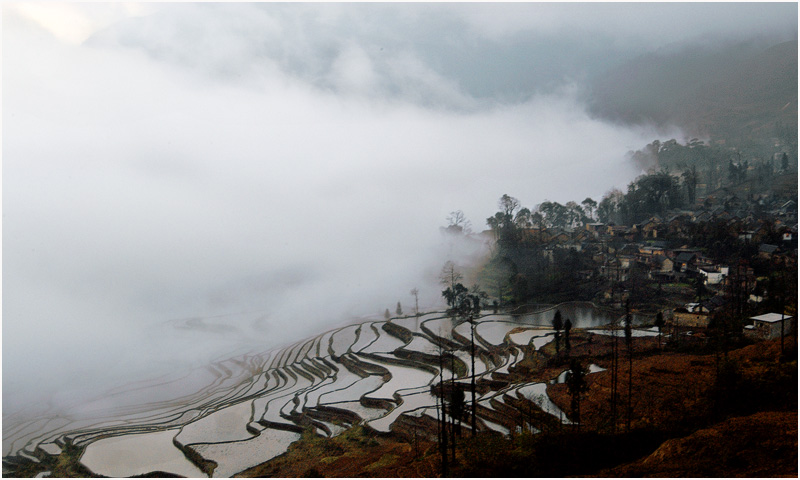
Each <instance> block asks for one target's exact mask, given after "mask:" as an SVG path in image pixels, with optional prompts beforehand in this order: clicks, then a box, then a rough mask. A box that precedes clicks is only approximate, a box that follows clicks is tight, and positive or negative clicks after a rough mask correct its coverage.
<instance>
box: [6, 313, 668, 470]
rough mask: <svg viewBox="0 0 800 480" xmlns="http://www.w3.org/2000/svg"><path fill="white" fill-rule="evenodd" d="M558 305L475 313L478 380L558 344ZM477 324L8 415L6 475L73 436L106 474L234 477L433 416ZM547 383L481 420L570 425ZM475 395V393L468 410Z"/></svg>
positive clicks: (378, 329)
mask: <svg viewBox="0 0 800 480" xmlns="http://www.w3.org/2000/svg"><path fill="white" fill-rule="evenodd" d="M559 307H560V308H564V310H565V311H568V313H569V314H570V315H572V316H574V318H575V319H576V323H578V325H576V328H585V327H591V328H596V327H598V326H601V325H604V324H607V323H608V322H609V316H608V314H605V313H604V314H602V315H600V317H599V318H595V317H593V314H594V313H596V309H593V307H591V306H586V305H584V304H577V305H566V306H559ZM552 313H553V312H552V309H551V310H549V311H542V312H537V313H535V314H528V315H526V316H510V315H498V314H487V315H484V316H482V317H481V318H478V319H477V320H475V322H474V336H475V342H476V347H475V349H476V358H475V376H476V379H477V381H483V380H498V379H502V377H503V374H506V373H507V372H508V368H509V367H511V366H513V364H514V363H515V362H517V361H519V360H521V359H522V352H521V350H520V345H528V344H533V345H535V346H536V347H537V348H538V347H541V346H542V345H544V344H545V343H547V342H550V341H552V339H553V336H552V331H551V330H549V329H547V328H542V327H547V325H546V323H545V322H544V319H545V318H546V317H547V316H548V315H549V317H550V318H552ZM520 327H522V328H520ZM537 327H538V328H537ZM472 328H473V327H472V325H470V324H469V323H458V322H457V321H454V320H452V319H450V318H447V317H446V316H445V315H444V314H443V313H428V314H425V315H422V316H419V317H404V318H397V319H392V320H389V321H374V320H370V321H365V322H364V323H361V324H356V325H349V326H346V327H342V328H339V329H335V330H332V331H329V332H325V333H322V334H321V335H318V336H315V337H313V338H310V339H305V340H303V341H300V342H297V343H295V344H292V345H289V346H287V347H285V348H281V349H278V350H275V351H271V352H265V353H262V354H251V355H246V356H241V357H237V358H232V359H225V360H220V361H218V362H215V363H214V364H212V365H209V366H208V367H205V368H202V369H198V370H197V371H194V372H192V373H191V375H194V376H195V377H198V378H202V379H205V382H204V384H205V385H206V387H205V388H202V389H200V390H198V391H190V392H185V391H184V392H183V393H182V394H181V395H176V398H172V399H170V400H163V401H159V402H155V403H153V402H151V403H147V402H142V403H138V404H136V403H132V402H131V401H129V402H127V403H125V404H124V405H125V406H122V407H116V408H106V409H102V408H99V409H95V410H93V412H94V414H93V415H86V416H85V417H84V418H80V419H74V418H64V417H59V416H57V415H53V416H51V417H47V416H40V417H38V418H36V419H34V420H30V419H25V418H21V417H19V418H17V417H14V416H9V417H4V425H3V455H4V456H3V472H4V474H9V473H13V472H14V468H15V467H16V466H18V465H20V464H23V463H26V462H40V461H41V460H42V459H44V458H46V457H53V456H57V455H58V454H59V453H60V452H61V449H62V448H63V447H65V446H66V445H68V444H71V445H76V446H81V447H86V449H85V451H84V453H83V456H82V458H81V463H82V464H83V465H84V466H85V467H86V468H88V469H89V470H90V471H92V472H94V473H96V474H100V475H105V476H114V477H122V476H132V475H141V474H146V473H150V472H156V471H161V472H166V473H172V474H176V475H183V476H191V477H197V476H215V477H219V476H222V477H228V476H232V475H234V474H236V473H238V472H240V471H243V470H245V469H247V468H250V467H253V466H255V465H258V464H260V463H263V462H264V461H266V460H268V459H269V458H272V457H275V456H277V455H280V454H281V453H283V452H284V451H285V450H286V448H288V446H289V445H290V444H291V443H292V442H294V441H296V440H297V439H298V438H299V437H300V433H301V432H302V431H303V430H304V429H312V430H314V431H316V432H317V433H318V434H319V435H324V436H333V435H337V434H339V433H341V432H342V431H343V430H344V429H345V428H347V427H349V426H351V425H354V424H359V423H364V424H366V425H367V426H369V427H371V428H373V429H375V430H378V431H384V432H388V431H391V430H392V429H393V428H394V426H395V425H396V424H397V423H396V422H397V420H398V419H399V418H401V417H405V420H406V421H411V422H413V421H414V419H419V417H421V416H426V415H427V416H432V417H434V418H435V415H436V413H435V412H436V410H435V405H436V401H437V398H436V397H435V396H434V395H433V394H432V388H431V387H432V386H433V385H435V384H437V383H438V382H439V381H440V379H442V378H443V379H444V380H446V381H450V380H455V381H456V382H457V383H458V384H459V385H461V388H465V387H468V385H469V383H470V376H471V375H472V372H471V369H472V367H471V361H470V360H471V357H470V341H469V338H470V336H471V333H473V332H472V331H471V330H472ZM514 329H517V330H515V333H509V332H511V331H512V330H514ZM597 333H600V332H597ZM643 334H645V335H647V334H652V332H647V333H643ZM442 352H445V361H444V362H440V354H441V353H442ZM490 358H491V360H489V359H490ZM440 364H441V368H443V370H442V371H440ZM593 371H596V370H593ZM498 375H499V377H498ZM180 380H181V379H180V378H159V379H154V380H153V381H152V382H151V383H144V384H135V385H130V386H129V387H128V388H126V389H122V390H119V391H115V392H110V394H111V395H123V396H125V397H126V398H128V396H130V398H133V399H141V398H148V395H147V392H148V391H150V390H151V389H153V388H155V387H156V386H158V388H160V389H163V388H169V387H170V386H172V385H173V384H174V385H175V386H176V387H175V388H176V390H175V391H180V390H179V389H178V386H179V385H181V383H180ZM554 380H555V381H559V379H554ZM485 383H489V382H485ZM491 384H498V382H493V383H491ZM546 385H547V384H546V383H535V384H528V385H506V386H505V387H503V388H501V389H500V390H492V391H490V392H488V393H485V394H484V395H482V396H481V397H480V398H479V399H478V405H479V408H478V409H477V416H478V426H479V428H480V429H491V430H496V431H500V432H502V433H504V434H508V433H509V432H510V431H511V429H512V428H516V427H515V426H514V425H515V424H514V423H513V421H512V420H511V418H512V417H516V414H514V413H513V409H514V408H515V407H514V406H513V405H512V404H514V403H515V402H518V401H519V400H521V399H524V398H527V399H530V400H532V401H533V403H534V404H535V405H538V406H539V408H540V409H541V410H542V411H544V412H546V413H549V414H550V415H552V416H554V417H555V418H557V419H560V420H561V421H563V422H568V420H567V419H566V415H564V413H563V412H561V411H560V410H559V409H558V407H556V406H555V405H554V404H553V403H552V402H551V401H550V399H549V398H547V394H546ZM498 388H499V387H498ZM150 398H152V397H150ZM470 403H471V398H470V397H469V395H467V404H468V408H471V407H469V404H470Z"/></svg>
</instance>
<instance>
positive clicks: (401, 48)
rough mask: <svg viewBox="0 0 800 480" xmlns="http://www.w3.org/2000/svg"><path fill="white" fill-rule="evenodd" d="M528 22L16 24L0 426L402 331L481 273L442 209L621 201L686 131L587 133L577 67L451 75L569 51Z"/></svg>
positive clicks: (281, 9) (225, 19)
mask: <svg viewBox="0 0 800 480" xmlns="http://www.w3.org/2000/svg"><path fill="white" fill-rule="evenodd" d="M562 7H565V5H561V6H553V5H550V6H547V7H546V11H545V10H541V12H542V15H544V17H543V18H553V20H552V21H551V22H548V24H549V25H555V24H556V23H557V21H556V20H555V19H558V18H565V17H568V16H569V9H568V8H562ZM518 8H522V7H517V6H514V7H503V6H500V5H497V6H495V5H488V6H487V5H482V6H480V7H479V6H469V7H467V6H465V5H451V6H436V7H434V6H413V5H402V4H398V5H388V4H385V5H370V6H360V5H332V6H326V7H324V8H322V7H320V6H318V5H317V6H311V5H298V6H295V5H264V4H261V5H256V4H174V5H160V4H147V5H143V6H139V7H136V8H134V6H130V5H129V6H119V7H117V8H115V7H113V6H110V5H93V4H85V5H82V6H76V5H63V4H60V5H52V6H51V9H64V10H63V11H62V12H61V13H59V14H57V15H55V14H53V11H52V10H48V7H47V6H45V5H42V4H39V5H38V6H37V7H36V8H32V7H25V6H24V4H18V5H15V4H5V5H4V8H3V53H2V55H3V73H4V75H3V329H2V333H3V410H4V414H6V413H7V412H8V411H13V410H14V409H17V408H20V407H21V406H23V405H26V404H30V403H31V402H36V401H40V400H41V398H43V397H42V394H44V395H45V397H46V396H48V395H50V394H53V393H55V392H58V393H57V395H58V396H59V397H57V398H64V399H68V400H75V399H76V398H81V396H82V395H90V394H94V393H97V392H100V391H101V390H102V389H103V388H106V387H108V386H111V385H116V384H119V383H124V382H125V381H127V379H132V378H146V377H147V376H149V375H154V374H159V373H160V372H164V371H167V370H168V369H171V368H176V367H187V366H191V365H197V364H201V363H203V362H207V361H209V360H210V359H212V358H218V357H220V356H224V355H225V354H226V353H227V352H231V353H236V352H240V351H245V350H255V351H260V350H267V349H269V348H270V347H272V346H275V345H279V344H281V343H283V342H289V341H295V340H299V339H301V338H303V337H305V336H307V335H311V334H315V333H318V332H320V331H323V330H324V329H327V328H329V327H331V326H333V325H335V324H338V323H341V322H344V321H348V320H351V319H353V318H356V317H360V316H364V315H374V316H379V315H380V314H381V312H383V310H384V309H385V308H390V309H391V310H392V311H393V310H394V307H395V305H396V303H397V302H398V301H401V302H402V305H403V307H404V309H405V310H406V311H410V310H411V308H412V305H413V297H411V295H410V294H409V291H410V290H411V289H412V288H414V287H417V288H419V289H420V293H421V298H420V300H421V304H422V305H424V306H425V307H426V308H432V307H437V306H440V305H441V302H440V295H439V294H440V288H439V286H438V284H437V281H436V277H437V274H438V272H439V270H440V268H441V266H442V264H443V263H444V262H445V261H446V260H448V259H453V260H455V261H456V262H457V263H460V264H465V263H466V262H468V260H469V258H468V257H469V255H472V254H477V253H479V252H478V251H476V250H475V249H470V248H467V247H463V248H462V247H459V246H453V245H450V244H448V243H447V241H446V239H444V238H443V237H442V236H441V234H440V232H439V227H440V226H444V225H445V224H446V217H447V216H448V214H449V213H450V212H451V211H454V210H462V211H463V212H464V213H465V214H466V216H467V218H468V219H469V220H471V222H472V224H473V225H474V227H475V229H476V230H483V229H484V228H486V227H485V219H486V218H487V217H489V216H491V215H492V214H493V213H494V212H495V211H496V207H497V200H498V198H499V197H500V196H501V195H502V194H509V195H512V196H515V197H517V198H519V199H520V201H521V202H522V204H523V205H525V206H528V207H531V208H532V207H534V206H535V205H536V204H538V203H541V202H542V201H544V200H545V199H549V200H554V201H559V202H562V203H563V202H567V201H570V200H576V201H578V202H580V201H581V200H583V199H584V198H586V197H587V196H591V197H593V198H595V199H596V200H599V199H600V197H601V196H602V194H603V193H604V192H606V191H607V190H609V189H610V188H611V187H614V186H618V187H623V188H624V186H625V185H626V184H627V183H628V182H629V181H630V180H632V179H633V178H635V176H636V175H637V174H638V173H640V172H637V171H636V170H635V167H634V166H633V165H631V164H629V163H628V162H627V161H626V160H625V153H626V152H627V151H629V150H632V149H638V148H641V147H642V146H644V145H645V144H647V143H649V142H650V141H652V140H653V139H655V138H659V137H662V136H664V135H670V136H680V135H681V134H680V132H679V131H678V130H677V129H675V130H672V131H669V132H656V131H654V130H652V129H650V128H648V127H647V126H619V125H613V124H611V123H608V122H605V121H602V120H599V119H594V118H591V117H590V116H589V114H587V112H586V107H585V105H584V104H583V102H582V100H581V85H580V75H579V74H575V72H578V73H579V70H580V68H579V66H576V65H571V68H569V69H567V68H562V69H561V70H559V68H560V67H557V66H552V65H548V64H544V63H539V64H536V65H535V67H534V68H532V70H536V71H538V73H536V75H539V76H541V78H543V79H544V80H546V81H547V82H549V83H546V84H547V85H549V87H548V88H546V89H544V88H539V84H530V85H526V84H525V81H524V78H523V77H520V78H517V79H516V80H514V82H511V83H509V84H508V85H506V84H504V83H503V81H501V80H502V77H503V76H504V75H506V72H505V71H504V70H501V69H498V70H496V71H492V70H487V69H486V68H484V67H480V69H478V67H479V66H480V65H481V64H480V62H477V61H475V63H474V65H475V68H476V70H475V71H474V72H470V71H469V69H468V68H466V67H462V68H460V69H459V68H457V65H455V64H454V63H453V61H452V59H449V58H447V55H446V53H447V52H448V51H465V50H469V49H470V48H473V47H474V48H475V52H476V55H478V54H483V53H486V52H487V47H486V45H489V46H492V48H496V49H498V51H500V50H502V48H503V42H507V41H509V40H507V38H508V37H505V36H504V35H502V32H504V31H508V32H510V33H509V34H508V35H511V34H512V33H513V34H514V35H528V36H529V37H530V38H532V39H536V41H533V40H531V41H530V42H528V41H527V40H526V41H525V42H521V43H519V46H518V47H515V49H513V51H509V62H510V64H511V63H514V62H525V61H526V58H527V56H526V55H527V54H526V51H525V46H526V45H534V44H537V45H538V44H540V43H541V42H542V41H547V42H551V43H549V44H548V45H551V47H550V50H551V51H550V55H552V53H553V51H555V50H557V49H558V48H561V47H559V44H558V43H557V42H556V38H557V37H558V35H559V33H558V32H559V31H560V30H558V29H555V30H553V31H552V32H551V31H542V32H537V31H536V28H538V27H537V25H539V21H538V20H537V21H532V22H531V23H530V24H528V23H525V22H520V21H519V19H520V18H539V17H537V16H536V15H537V14H536V12H534V11H532V10H529V9H534V6H530V5H529V6H525V7H524V13H526V15H528V17H526V16H525V15H522V16H521V15H516V14H514V11H515V9H518ZM536 8H538V7H536ZM587 8H588V7H587ZM659 8H661V7H659ZM504 9H505V10H504ZM537 11H538V10H537ZM637 11H638V10H637ZM659 11H660V10H659ZM64 12H66V13H64ZM487 12H489V13H487ZM742 12H743V13H742V14H741V15H739V16H738V17H737V18H736V19H735V20H736V21H737V22H742V21H744V20H745V19H746V15H747V10H746V9H742ZM478 13H480V15H478ZM490 13H494V14H495V15H492V14H490ZM795 13H796V10H795ZM545 14H546V15H545ZM646 14H647V11H642V12H641V13H638V14H637V15H639V17H637V18H631V19H630V20H629V21H630V25H632V26H633V27H635V32H641V31H642V30H641V25H640V24H639V20H640V19H641V18H646ZM673 17H674V18H673ZM673 17H670V18H669V19H668V20H669V21H668V24H670V25H676V26H677V25H681V23H680V22H679V21H678V18H679V15H674V16H673ZM779 17H780V15H776V21H777V20H779V19H780V18H779ZM579 18H584V19H585V18H586V14H585V13H584V14H583V15H582V16H581V17H579ZM381 22H383V23H381ZM670 22H671V23H670ZM578 23H580V22H578ZM690 23H692V22H690ZM735 23H736V22H734V21H731V22H730V29H729V30H730V31H733V30H734V28H733V26H734V25H735ZM565 25H566V26H567V27H569V26H570V25H572V24H571V23H568V22H567V23H565ZM614 25H615V28H618V29H619V28H621V25H627V23H626V22H625V21H622V20H619V19H617V21H616V22H615V23H614ZM726 25H727V24H726ZM782 25H783V24H778V23H776V24H775V28H783V26H782ZM415 26H418V27H419V30H415V29H414V28H415ZM659 28H661V27H659ZM786 28H789V27H786ZM795 29H796V24H795ZM666 30H667V31H669V32H670V33H669V35H667V34H666V33H665V34H664V38H663V41H664V42H665V43H670V42H677V41H683V40H686V39H688V38H689V37H688V36H687V35H690V34H689V33H682V32H680V31H678V29H677V28H676V29H672V30H669V29H668V28H667V29H666ZM723 30H725V29H724V28H715V29H714V31H713V32H711V33H714V34H719V33H721V32H722V33H724V32H723ZM553 32H555V33H553ZM695 34H696V32H692V33H691V35H695ZM604 35H605V36H606V37H607V38H608V45H610V46H615V47H614V48H615V50H613V52H615V53H613V55H621V53H620V52H628V51H631V50H632V49H634V44H635V43H636V38H638V37H639V36H641V35H640V34H637V35H633V36H632V37H631V36H620V37H614V29H611V28H609V29H608V30H605V33H604ZM606 37H604V38H606ZM633 37H636V38H633ZM465 39H474V40H473V41H474V45H471V44H464V41H465ZM578 40H580V39H579V38H577V37H575V38H571V39H570V41H572V42H573V44H574V43H575V42H578ZM582 41H585V42H586V43H587V44H589V43H590V42H589V41H588V40H586V39H583V40H582ZM650 41H651V42H653V43H655V42H654V41H653V40H652V39H650ZM498 42H499V43H498ZM526 42H528V43H526ZM626 42H627V43H626ZM623 43H625V45H622V44H623ZM654 46H657V45H654ZM531 48H533V47H531ZM538 48H541V47H538ZM609 48H611V47H609ZM482 52H483V53H482ZM488 52H489V53H491V49H489V51H488ZM512 54H513V55H512ZM567 54H568V52H565V55H567ZM609 55H611V54H609ZM613 55H612V56H613ZM569 58H571V59H573V60H574V59H575V58H577V57H575V56H574V55H572V56H571V57H569ZM592 61H593V62H595V64H602V58H594V59H593V60H592ZM534 63H535V62H534ZM510 64H509V65H510ZM487 65H489V64H487ZM595 67H596V65H595ZM595 67H593V68H595ZM508 68H509V71H510V72H512V73H514V74H515V75H516V74H519V72H520V71H521V70H519V68H517V67H516V66H515V65H510V66H509V67H508ZM547 70H552V71H551V72H546V73H547V75H545V73H543V72H545V71H547ZM559 72H561V73H559ZM531 75H532V76H531V78H539V77H537V76H536V75H534V74H531ZM543 75H544V76H543ZM545 77H547V78H545ZM477 78H486V79H487V83H484V84H480V85H479V84H478V82H477V80H476V79H477ZM544 80H543V82H544ZM554 81H555V83H553V82H554ZM492 82H495V83H492ZM515 82H516V83H515ZM544 84H545V83H542V85H544ZM523 87H524V88H523ZM504 88H505V90H504ZM192 319H194V320H192ZM198 319H199V320H198Z"/></svg>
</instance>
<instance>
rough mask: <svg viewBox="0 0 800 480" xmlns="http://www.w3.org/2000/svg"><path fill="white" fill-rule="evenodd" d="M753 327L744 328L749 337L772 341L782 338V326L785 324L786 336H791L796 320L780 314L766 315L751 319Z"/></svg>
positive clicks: (784, 331)
mask: <svg viewBox="0 0 800 480" xmlns="http://www.w3.org/2000/svg"><path fill="white" fill-rule="evenodd" d="M750 320H751V321H752V322H753V324H752V325H747V326H746V327H744V333H745V335H746V336H748V337H752V338H758V339H761V340H772V339H773V338H781V324H783V333H784V335H789V333H790V332H792V331H793V329H794V321H795V318H794V317H792V316H789V315H781V314H780V313H765V314H763V315H758V316H756V317H750Z"/></svg>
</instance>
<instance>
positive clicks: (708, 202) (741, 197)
mask: <svg viewBox="0 0 800 480" xmlns="http://www.w3.org/2000/svg"><path fill="white" fill-rule="evenodd" d="M774 157H775V158H774V159H773V160H771V161H766V162H764V163H757V162H753V164H751V165H749V166H747V168H746V169H745V168H744V167H742V169H740V170H739V171H738V172H737V166H736V165H735V164H733V163H731V164H730V165H729V176H728V180H727V181H725V178H724V176H720V175H717V177H718V180H717V181H716V182H715V184H714V185H713V186H714V187H716V188H714V190H710V185H707V184H701V183H699V181H702V176H700V175H698V172H697V171H696V169H695V168H694V167H692V166H690V167H686V166H685V165H684V170H683V173H681V172H680V170H679V171H678V172H676V173H669V172H668V171H667V170H665V169H663V168H662V170H661V171H660V172H658V173H656V172H655V171H651V172H650V173H649V174H646V175H643V176H641V177H639V178H638V179H637V180H636V181H635V182H632V183H631V184H630V185H629V187H628V194H622V193H621V192H620V191H618V190H616V191H613V190H612V191H611V192H609V193H607V194H606V196H605V197H604V198H603V200H602V201H601V202H600V203H599V204H598V203H597V202H595V201H593V200H592V199H591V198H587V199H586V200H584V201H583V202H582V203H581V204H580V205H578V204H577V203H576V202H568V203H567V204H566V205H565V206H561V205H559V204H558V203H556V202H547V201H546V202H544V203H542V204H540V205H538V206H537V207H536V209H535V210H534V211H533V212H531V211H530V210H529V209H527V208H523V207H522V206H521V205H520V203H519V201H518V200H517V199H515V198H514V197H510V196H508V195H504V196H503V197H502V198H501V199H500V202H499V206H500V211H499V212H498V213H497V214H496V215H495V216H494V217H491V218H489V219H487V223H488V224H489V226H490V227H492V228H491V229H489V230H485V231H483V232H481V233H480V234H479V235H477V236H475V237H479V238H481V239H482V240H481V241H484V242H486V243H488V244H489V245H490V248H491V249H492V252H493V254H492V258H491V260H490V261H489V262H487V263H486V264H485V265H483V267H482V269H481V270H480V272H478V274H477V275H476V277H477V283H476V285H475V286H474V287H473V289H474V290H476V291H478V290H481V289H482V290H483V291H484V292H485V297H486V298H487V299H489V298H494V299H495V301H496V302H497V303H498V304H499V305H501V306H503V305H504V306H514V305H522V304H525V303H537V304H548V303H549V304H554V303H558V302H562V301H573V300H581V301H591V302H594V303H595V304H597V305H600V306H604V307H610V308H615V309H622V308H623V307H624V305H625V304H626V302H629V303H630V305H631V308H633V309H635V310H637V311H641V312H645V313H650V314H655V313H656V312H661V313H662V315H664V318H665V319H666V320H667V323H668V324H670V325H672V326H677V327H695V328H697V327H702V328H706V327H708V326H709V324H710V323H711V322H712V319H713V318H715V317H717V316H720V317H721V316H722V315H721V314H722V313H723V312H728V313H733V314H734V316H735V317H736V318H737V319H740V320H743V322H742V326H744V325H745V324H747V325H750V327H751V328H750V329H748V330H747V333H748V334H753V330H752V324H753V322H752V321H749V320H747V319H749V318H750V317H752V316H756V315H758V314H765V313H771V312H780V310H781V308H789V309H790V310H792V309H793V308H794V307H789V305H796V291H797V172H796V170H792V169H791V168H789V162H788V161H787V159H786V158H785V157H786V155H783V154H775V156H774ZM781 157H784V158H783V165H782V166H781V167H777V166H778V165H780V162H781V161H780V158H781ZM764 165H767V166H768V167H769V169H768V174H767V175H766V176H765V175H764V174H763V173H761V174H756V173H755V172H756V171H759V170H760V171H762V172H763V170H764V167H763V166H764ZM775 167H777V168H775ZM773 168H774V169H775V170H774V173H769V172H772V171H773ZM742 171H744V172H749V177H748V174H747V173H745V174H742V173H741V172H742ZM692 182H693V183H694V184H692ZM653 185H655V187H653ZM646 189H649V190H647V191H646V192H645V194H644V195H650V196H653V197H655V201H653V202H651V203H650V204H649V205H648V204H647V202H646V201H647V198H646V197H643V196H641V195H640V196H639V197H636V195H639V194H640V192H642V191H645V190H646ZM709 190H710V191H709ZM697 192H702V194H701V195H696V193H697ZM642 198H644V199H642ZM634 201H638V202H639V205H641V207H637V208H638V211H637V212H635V213H634V212H633V209H634V208H633V207H631V205H633V202H634ZM626 207H627V209H626ZM637 217H638V218H639V219H640V220H639V221H635V222H628V223H623V222H622V221H620V220H623V221H624V220H626V219H636V218H637ZM615 220H616V221H615ZM444 230H445V231H446V232H449V233H451V234H456V235H458V234H461V233H462V227H461V225H460V224H453V222H451V225H449V226H448V227H447V228H446V229H444ZM728 316H729V315H728Z"/></svg>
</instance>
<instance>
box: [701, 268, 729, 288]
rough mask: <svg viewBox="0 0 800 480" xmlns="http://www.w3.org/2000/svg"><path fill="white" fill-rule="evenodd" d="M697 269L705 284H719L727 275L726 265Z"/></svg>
mask: <svg viewBox="0 0 800 480" xmlns="http://www.w3.org/2000/svg"><path fill="white" fill-rule="evenodd" d="M697 271H698V272H700V275H702V276H703V283H705V284H706V285H719V284H720V283H722V281H723V280H725V277H727V276H728V267H700V268H698V269H697Z"/></svg>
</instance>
